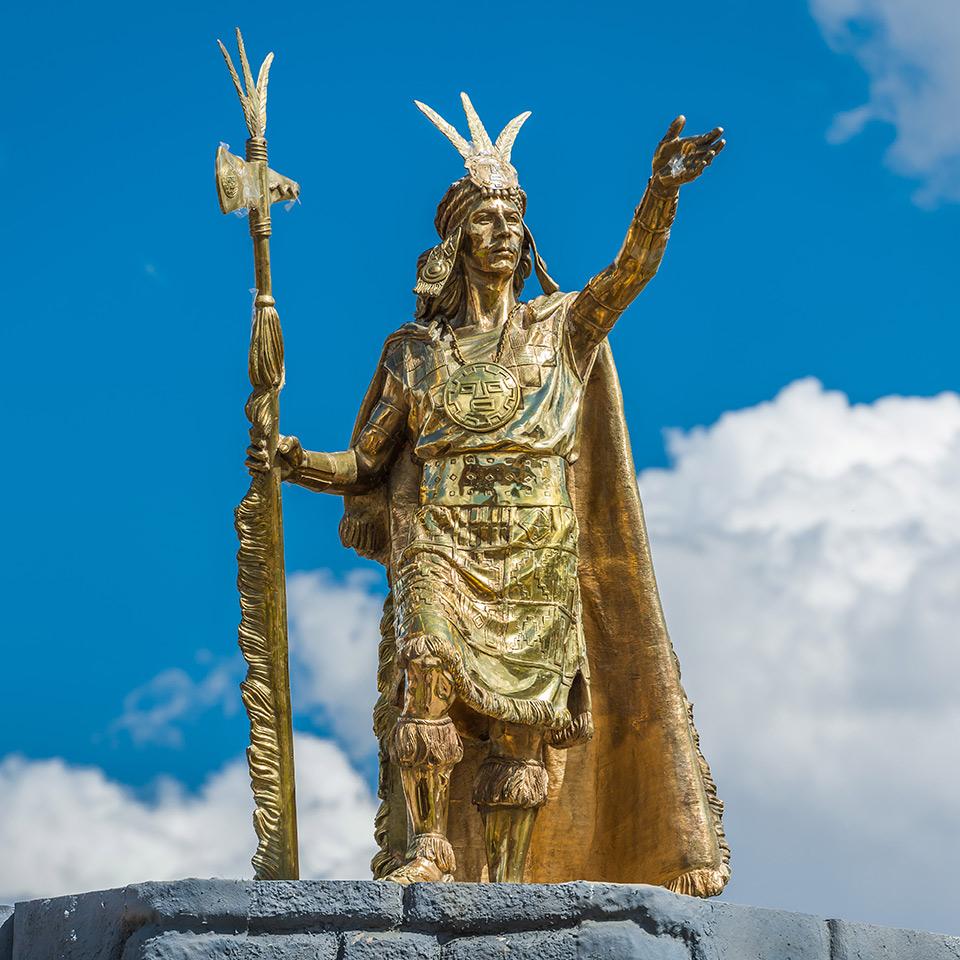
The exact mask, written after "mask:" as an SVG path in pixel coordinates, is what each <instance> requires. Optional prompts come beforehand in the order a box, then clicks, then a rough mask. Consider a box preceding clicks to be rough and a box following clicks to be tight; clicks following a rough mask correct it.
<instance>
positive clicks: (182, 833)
mask: <svg viewBox="0 0 960 960" xmlns="http://www.w3.org/2000/svg"><path fill="white" fill-rule="evenodd" d="M296 764H297V801H298V823H299V832H300V864H301V875H302V876H304V877H307V878H331V879H343V878H356V877H368V876H369V875H370V871H369V862H370V857H371V856H372V855H373V852H374V849H375V848H374V844H373V839H372V835H373V816H374V812H375V805H374V801H373V799H372V797H371V796H370V791H369V789H368V787H367V786H366V784H365V783H364V781H363V780H362V779H361V777H360V775H359V774H358V773H357V772H356V771H355V770H354V769H353V768H352V767H351V766H350V764H349V762H348V761H347V759H346V757H344V755H343V753H342V752H341V751H340V750H339V749H338V748H337V747H336V746H335V745H334V744H333V743H331V742H330V741H329V740H321V739H319V738H317V737H314V736H311V735H309V734H298V735H297V737H296ZM158 794H159V796H158V799H157V800H156V801H155V802H144V801H141V800H139V799H137V798H136V797H135V796H134V795H133V793H132V792H131V791H130V790H129V789H127V788H126V787H124V786H122V785H121V784H119V783H116V782H114V781H111V780H108V779H107V777H106V776H105V775H104V773H103V771H102V770H100V769H98V768H95V767H75V766H71V765H69V764H67V763H65V762H64V761H63V760H60V759H53V760H26V759H24V758H23V757H20V756H17V755H11V756H7V757H6V758H4V759H3V760H2V761H0V810H2V811H3V816H2V817H0V850H2V851H3V856H2V857H0V903H12V902H13V901H14V900H18V899H28V898H34V897H52V896H59V895H61V894H67V893H79V892H83V891H85V890H98V889H105V888H109V887H117V886H124V885H126V884H128V883H133V882H136V881H138V880H167V879H169V880H173V879H178V878H180V877H188V876H201V877H212V876H217V877H239V878H242V877H250V876H251V875H252V867H251V866H250V857H251V855H252V854H253V852H254V850H255V849H256V837H255V835H254V832H253V824H252V820H251V816H252V811H253V800H252V793H251V790H250V780H249V776H248V773H247V764H246V761H245V760H237V761H235V762H233V763H230V764H228V765H227V766H225V767H224V768H223V769H222V770H220V771H219V772H217V773H215V774H213V775H212V776H211V777H210V778H209V779H208V780H207V782H206V783H205V784H204V786H203V788H202V789H201V790H200V791H199V792H198V793H197V794H191V793H188V792H187V791H185V790H184V788H183V787H182V785H180V784H178V783H176V782H175V781H166V782H165V783H163V784H162V785H161V787H160V789H159V791H158Z"/></svg>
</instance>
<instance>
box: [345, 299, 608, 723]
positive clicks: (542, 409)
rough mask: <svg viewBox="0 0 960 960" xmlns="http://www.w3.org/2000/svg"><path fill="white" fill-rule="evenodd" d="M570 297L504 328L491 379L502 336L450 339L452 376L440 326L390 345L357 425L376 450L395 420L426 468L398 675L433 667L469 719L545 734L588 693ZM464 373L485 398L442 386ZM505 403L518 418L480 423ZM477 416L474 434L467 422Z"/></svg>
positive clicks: (404, 553)
mask: <svg viewBox="0 0 960 960" xmlns="http://www.w3.org/2000/svg"><path fill="white" fill-rule="evenodd" d="M574 297H575V295H573V294H568V295H554V296H552V297H541V298H538V299H537V300H535V301H532V302H531V303H529V304H526V305H525V306H524V308H523V309H522V310H521V311H520V312H519V315H518V316H517V317H515V318H513V319H512V320H511V321H510V322H509V326H508V330H507V339H506V342H505V344H504V351H503V355H502V360H501V370H502V369H503V368H505V370H506V371H509V374H508V375H507V376H506V377H501V379H500V380H498V379H497V377H498V374H497V372H496V368H493V367H492V366H490V365H491V364H492V362H493V359H494V357H495V355H496V352H497V344H498V341H499V339H500V334H501V328H498V329H496V330H492V331H483V332H476V331H472V330H471V329H470V328H459V329H458V330H457V341H458V343H459V345H460V351H461V354H462V356H463V358H464V360H466V364H467V365H466V366H464V367H462V368H461V364H460V362H459V360H458V359H457V358H456V357H455V356H454V353H453V344H452V342H451V341H450V339H449V337H445V338H441V337H440V336H439V330H438V329H437V328H434V329H433V330H432V331H431V333H432V336H430V337H406V338H399V339H398V340H396V341H395V342H394V344H393V345H392V348H391V349H390V350H389V351H388V353H387V355H386V357H385V359H384V367H385V383H384V389H383V394H382V397H381V399H380V402H379V403H378V405H377V406H376V407H375V409H374V411H373V414H372V415H371V418H370V421H369V423H368V428H369V429H371V430H372V431H373V435H371V436H370V437H368V441H367V442H368V444H370V442H371V441H373V444H372V445H373V447H375V446H376V442H375V440H376V434H377V431H379V432H380V433H381V434H382V435H383V441H384V442H386V441H387V435H388V434H389V433H390V432H391V427H392V425H393V424H394V423H396V421H397V420H398V419H399V418H400V417H401V416H402V418H403V423H404V426H405V431H404V432H405V433H406V436H407V439H408V440H409V441H410V443H411V446H412V450H413V454H414V456H415V457H416V458H417V460H418V461H420V462H422V464H423V467H422V470H423V472H422V481H421V485H420V505H419V509H418V510H417V511H416V514H415V516H414V517H413V518H412V521H411V523H410V527H409V535H408V538H407V542H406V544H405V546H404V547H403V548H402V550H401V551H400V553H399V559H398V562H397V565H396V569H395V570H394V572H393V588H394V593H395V604H396V606H395V611H396V613H395V615H396V628H397V630H396V636H397V638H398V653H399V659H400V662H401V663H404V662H406V661H408V660H409V659H410V658H412V657H415V656H421V655H424V654H427V653H429V654H432V655H434V656H436V657H439V658H440V659H441V660H442V661H443V663H444V665H445V666H446V667H447V669H448V670H449V672H450V673H451V674H452V676H453V678H454V681H455V683H456V687H457V692H458V694H459V696H460V697H461V698H462V699H463V700H464V701H466V702H467V703H468V704H469V705H470V706H472V707H474V708H475V709H477V710H479V711H480V712H481V713H483V714H486V715H488V716H493V717H498V718H500V719H503V720H511V721H518V722H523V723H536V724H539V725H543V726H549V727H564V726H566V725H568V724H569V723H570V722H571V717H570V712H569V710H568V706H567V698H568V693H569V691H570V689H571V686H572V684H573V683H574V680H575V678H576V677H577V675H578V674H579V675H580V677H581V679H582V682H583V683H584V686H585V687H586V683H587V681H588V676H589V671H588V667H587V660H586V652H585V648H584V641H583V633H582V628H581V622H580V621H581V617H580V588H579V581H578V578H577V539H578V529H577V520H576V517H575V515H574V512H573V509H572V507H571V505H570V499H569V496H568V493H567V485H566V470H567V466H568V464H569V463H571V462H573V461H574V460H575V459H576V456H577V449H578V428H579V416H580V407H581V402H582V398H583V386H584V384H583V379H582V377H581V372H580V371H581V369H582V365H581V362H578V359H577V358H576V357H575V355H574V348H573V345H572V341H571V337H570V335H569V333H570V326H571V324H570V317H569V306H570V304H571V302H572V301H573V298H574ZM472 364H484V369H486V370H487V371H488V372H489V371H490V370H492V371H493V372H492V374H491V375H490V376H487V377H486V378H484V379H483V380H482V385H480V386H478V381H477V380H476V378H471V377H470V376H467V377H465V378H463V379H462V381H461V380H458V381H456V382H455V383H454V385H453V387H451V386H450V385H449V381H450V379H451V378H452V377H456V376H457V374H458V372H460V371H461V370H462V371H464V372H466V373H469V372H470V370H471V365H472ZM451 390H453V394H454V395H453V396H452V397H451ZM490 391H493V393H494V394H495V396H493V397H492V398H491V396H489V393H490ZM517 393H518V394H519V396H511V397H507V399H506V400H505V399H504V395H505V394H517ZM445 396H446V398H447V402H446V403H445V402H444V401H445ZM504 403H506V404H507V407H508V408H509V406H510V404H511V403H515V404H516V410H515V412H514V413H513V415H512V416H510V417H508V418H507V419H506V422H504V423H502V424H501V425H499V426H496V427H495V428H493V429H487V428H486V427H488V426H489V420H490V417H489V416H487V417H486V419H484V411H490V410H491V409H493V410H496V409H499V408H502V407H503V405H504ZM451 407H452V409H453V411H454V416H452V415H451ZM473 408H476V409H477V411H479V412H478V413H477V416H476V418H475V419H476V420H477V421H478V422H480V423H482V424H483V426H484V429H480V430H478V429H476V428H474V427H473V426H472V425H471V416H472V414H471V410H472V409H473ZM464 421H466V423H465V422H464ZM495 421H496V418H495V417H494V422H495ZM362 445H363V441H361V447H362ZM584 692H586V690H585V691H584Z"/></svg>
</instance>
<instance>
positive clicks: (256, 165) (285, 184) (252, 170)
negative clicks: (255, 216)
mask: <svg viewBox="0 0 960 960" xmlns="http://www.w3.org/2000/svg"><path fill="white" fill-rule="evenodd" d="M263 167H266V164H264V162H263V161H262V160H241V159H240V157H237V156H234V154H232V153H231V152H230V151H229V150H228V149H227V148H226V147H220V148H219V149H218V150H217V174H216V176H217V199H218V200H219V201H220V209H221V210H222V211H223V212H224V213H233V212H234V211H236V210H257V211H258V212H259V213H260V214H261V215H262V216H268V215H269V210H270V204H272V203H277V202H278V201H280V200H296V199H297V198H298V197H299V196H300V184H299V183H297V182H296V181H294V180H291V179H290V178H289V177H284V176H281V175H280V174H279V173H276V172H274V171H273V170H271V169H270V168H269V167H266V172H267V176H266V182H267V194H268V199H267V202H266V203H264V202H263V201H264V199H265V198H264V196H263V189H262V186H261V184H262V183H263V178H262V172H261V169H262V168H263Z"/></svg>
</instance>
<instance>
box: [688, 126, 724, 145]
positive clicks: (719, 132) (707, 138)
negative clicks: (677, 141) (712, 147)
mask: <svg viewBox="0 0 960 960" xmlns="http://www.w3.org/2000/svg"><path fill="white" fill-rule="evenodd" d="M722 136H723V127H714V128H713V129H712V130H711V131H710V132H709V133H701V134H700V135H699V136H696V137H691V138H690V139H691V140H692V141H693V142H694V143H696V144H697V145H698V146H699V145H706V144H708V143H713V141H714V140H719V139H720V137H722Z"/></svg>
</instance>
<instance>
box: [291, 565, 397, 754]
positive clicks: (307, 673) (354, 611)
mask: <svg viewBox="0 0 960 960" xmlns="http://www.w3.org/2000/svg"><path fill="white" fill-rule="evenodd" d="M384 592H385V588H384V586H383V584H382V581H381V579H380V577H378V576H376V574H374V573H372V572H371V571H368V570H355V571H353V572H352V573H350V574H349V575H348V576H347V577H346V579H344V580H343V581H342V582H341V581H338V580H337V579H336V578H335V577H334V576H333V575H332V574H330V573H329V572H328V571H326V570H316V571H312V572H309V573H306V572H300V573H294V574H292V575H291V576H290V577H288V578H287V606H288V612H289V621H290V661H291V663H290V669H291V686H292V688H293V702H294V710H295V712H296V713H298V714H308V715H310V716H311V717H312V719H313V721H314V722H315V723H318V724H322V725H323V726H324V727H325V728H329V729H330V730H332V731H333V733H334V735H335V736H336V738H337V740H338V741H339V742H340V743H342V744H343V745H344V747H345V749H346V750H347V753H348V754H349V755H350V756H351V757H352V758H353V759H354V760H360V759H363V758H365V757H369V755H370V754H371V753H373V752H375V750H376V742H375V740H374V738H373V733H372V732H371V726H372V723H373V720H372V718H373V705H374V703H375V701H376V698H377V647H378V645H379V643H380V616H381V612H382V609H381V608H382V606H383V593H384Z"/></svg>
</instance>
